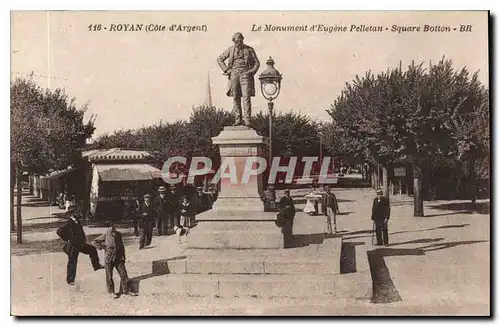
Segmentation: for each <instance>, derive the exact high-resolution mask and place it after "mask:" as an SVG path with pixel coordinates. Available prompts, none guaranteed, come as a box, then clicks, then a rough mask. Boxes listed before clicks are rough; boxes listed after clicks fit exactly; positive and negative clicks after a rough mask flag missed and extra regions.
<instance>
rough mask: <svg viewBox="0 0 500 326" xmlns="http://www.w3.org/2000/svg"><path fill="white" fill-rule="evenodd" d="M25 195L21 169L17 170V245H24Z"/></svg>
mask: <svg viewBox="0 0 500 326" xmlns="http://www.w3.org/2000/svg"><path fill="white" fill-rule="evenodd" d="M22 195H23V181H22V179H21V173H20V172H19V169H18V170H17V203H16V205H17V207H16V217H17V220H16V222H17V228H16V231H17V243H18V244H22V243H23V221H22V216H21V200H22V198H21V196H22Z"/></svg>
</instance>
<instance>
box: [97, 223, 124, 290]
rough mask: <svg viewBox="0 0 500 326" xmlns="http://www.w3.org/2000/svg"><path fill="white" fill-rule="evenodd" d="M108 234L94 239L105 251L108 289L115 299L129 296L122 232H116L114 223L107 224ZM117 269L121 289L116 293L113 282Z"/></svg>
mask: <svg viewBox="0 0 500 326" xmlns="http://www.w3.org/2000/svg"><path fill="white" fill-rule="evenodd" d="M106 227H107V228H108V229H107V230H106V232H104V233H103V234H101V235H100V236H98V237H97V238H95V239H94V243H95V244H96V246H97V247H99V248H103V249H104V250H105V258H104V268H105V270H106V289H107V291H108V293H109V294H110V295H113V296H114V298H119V297H120V295H122V294H124V295H128V294H129V288H128V283H129V278H128V275H127V269H126V268H125V259H126V257H125V245H124V244H123V236H122V234H121V232H119V231H118V230H116V228H115V225H114V224H113V222H112V221H109V222H107V223H106ZM115 268H116V270H117V272H118V275H120V289H119V290H118V293H115V283H114V281H113V270H114V269H115Z"/></svg>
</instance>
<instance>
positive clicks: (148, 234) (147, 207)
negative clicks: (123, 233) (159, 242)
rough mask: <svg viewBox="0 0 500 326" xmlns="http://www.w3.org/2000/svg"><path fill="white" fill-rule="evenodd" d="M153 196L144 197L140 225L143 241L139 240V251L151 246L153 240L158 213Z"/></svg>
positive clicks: (140, 212)
mask: <svg viewBox="0 0 500 326" xmlns="http://www.w3.org/2000/svg"><path fill="white" fill-rule="evenodd" d="M151 198H152V196H151V195H150V194H145V195H144V203H143V204H142V206H141V208H140V210H139V214H140V218H141V220H140V224H141V228H142V235H141V239H140V240H139V249H143V248H144V247H146V246H149V245H150V244H151V241H152V240H153V228H154V223H155V216H156V212H155V209H154V207H153V203H152V202H151Z"/></svg>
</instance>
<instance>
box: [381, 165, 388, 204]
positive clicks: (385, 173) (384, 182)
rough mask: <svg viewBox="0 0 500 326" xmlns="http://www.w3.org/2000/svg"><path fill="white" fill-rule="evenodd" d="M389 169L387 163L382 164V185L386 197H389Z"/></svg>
mask: <svg viewBox="0 0 500 326" xmlns="http://www.w3.org/2000/svg"><path fill="white" fill-rule="evenodd" d="M388 172H389V169H388V168H387V166H386V165H383V166H382V187H383V192H384V197H385V198H387V199H389V175H388Z"/></svg>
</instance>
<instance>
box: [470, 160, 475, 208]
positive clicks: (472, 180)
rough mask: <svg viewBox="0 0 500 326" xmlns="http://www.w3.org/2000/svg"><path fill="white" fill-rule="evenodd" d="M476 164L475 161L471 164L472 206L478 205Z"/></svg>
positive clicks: (471, 161)
mask: <svg viewBox="0 0 500 326" xmlns="http://www.w3.org/2000/svg"><path fill="white" fill-rule="evenodd" d="M475 164H476V162H475V160H474V159H471V160H470V162H469V166H468V168H469V173H468V174H469V196H470V199H471V202H472V205H476V191H477V187H476V174H475V169H474V165H475Z"/></svg>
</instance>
